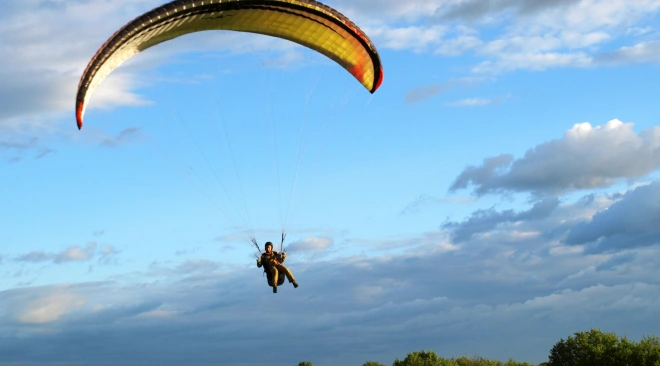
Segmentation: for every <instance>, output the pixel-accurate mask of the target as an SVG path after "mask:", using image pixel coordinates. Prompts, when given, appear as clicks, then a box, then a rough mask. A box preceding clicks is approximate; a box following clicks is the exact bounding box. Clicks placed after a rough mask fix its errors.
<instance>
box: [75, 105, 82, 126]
mask: <svg viewBox="0 0 660 366" xmlns="http://www.w3.org/2000/svg"><path fill="white" fill-rule="evenodd" d="M82 111H83V102H80V103H78V108H76V123H77V124H78V130H80V129H81V128H82V125H83V116H82Z"/></svg>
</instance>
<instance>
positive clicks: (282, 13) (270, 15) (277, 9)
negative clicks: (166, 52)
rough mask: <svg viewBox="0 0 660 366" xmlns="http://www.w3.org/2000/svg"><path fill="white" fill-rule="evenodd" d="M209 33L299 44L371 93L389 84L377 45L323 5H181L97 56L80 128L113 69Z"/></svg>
mask: <svg viewBox="0 0 660 366" xmlns="http://www.w3.org/2000/svg"><path fill="white" fill-rule="evenodd" d="M206 30H234V31H240V32H251V33H260V34H265V35H269V36H274V37H279V38H283V39H287V40H289V41H292V42H296V43H298V44H301V45H303V46H306V47H309V48H311V49H313V50H315V51H318V52H320V53H322V54H324V55H326V56H327V57H329V58H331V59H332V60H334V61H335V62H337V63H338V64H339V65H341V66H342V67H343V68H344V69H346V70H347V71H348V72H350V73H351V75H353V77H355V78H356V79H357V80H358V81H359V82H360V83H361V84H362V85H363V86H364V87H365V88H366V89H367V90H368V91H369V92H371V93H373V92H375V91H376V89H378V87H379V86H380V84H381V82H382V80H383V70H382V66H381V63H380V57H379V55H378V52H377V51H376V48H375V46H374V45H373V43H372V42H371V40H369V38H368V37H367V36H366V35H365V34H364V32H362V31H361V30H360V28H358V26H356V25H355V24H354V23H353V22H352V21H351V20H349V19H348V18H347V17H345V16H344V15H342V14H340V13H339V12H338V11H336V10H334V9H332V8H331V7H329V6H327V5H324V4H321V3H319V2H317V1H314V0H176V1H172V2H170V3H168V4H165V5H162V6H160V7H158V8H155V9H153V10H151V11H149V12H147V13H145V14H143V15H141V16H139V17H137V18H136V19H134V20H133V21H131V22H129V23H128V24H126V25H125V26H124V27H122V28H121V29H120V30H118V31H117V32H116V33H115V34H114V35H113V36H112V37H110V39H108V40H107V41H106V42H105V43H104V44H103V46H101V48H100V49H99V50H98V51H97V53H96V54H95V55H94V57H93V58H92V60H91V61H90V62H89V64H88V65H87V68H86V69H85V72H84V73H83V75H82V77H81V79H80V83H79V85H78V94H77V96H76V121H77V124H78V129H80V128H82V125H83V116H84V114H85V108H86V107H87V104H88V102H89V99H90V96H91V94H92V92H93V91H94V89H95V88H96V87H97V86H98V85H99V84H100V83H101V82H102V81H103V79H105V77H106V76H107V75H108V74H110V72H112V70H114V69H115V68H117V67H119V65H121V64H122V63H123V62H124V61H126V60H127V59H129V58H130V57H132V56H133V55H135V54H137V53H139V52H141V51H144V50H146V49H147V48H149V47H152V46H155V45H157V44H159V43H161V42H165V41H168V40H171V39H173V38H176V37H179V36H182V35H185V34H189V33H193V32H200V31H206Z"/></svg>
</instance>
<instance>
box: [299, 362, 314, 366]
mask: <svg viewBox="0 0 660 366" xmlns="http://www.w3.org/2000/svg"><path fill="white" fill-rule="evenodd" d="M297 366H314V364H313V363H311V362H309V361H300V362H298V365H297Z"/></svg>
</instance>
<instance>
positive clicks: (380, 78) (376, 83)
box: [370, 67, 383, 94]
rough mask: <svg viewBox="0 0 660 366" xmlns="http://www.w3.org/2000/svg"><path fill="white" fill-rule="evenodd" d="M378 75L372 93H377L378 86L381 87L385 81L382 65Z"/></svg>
mask: <svg viewBox="0 0 660 366" xmlns="http://www.w3.org/2000/svg"><path fill="white" fill-rule="evenodd" d="M378 71H379V72H378V77H377V79H376V82H375V83H374V87H373V89H371V90H370V91H371V94H373V93H375V92H376V90H378V88H380V84H382V83H383V68H382V67H381V68H380V70H378Z"/></svg>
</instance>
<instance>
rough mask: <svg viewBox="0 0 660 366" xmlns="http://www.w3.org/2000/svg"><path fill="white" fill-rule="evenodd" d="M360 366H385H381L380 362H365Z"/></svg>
mask: <svg viewBox="0 0 660 366" xmlns="http://www.w3.org/2000/svg"><path fill="white" fill-rule="evenodd" d="M362 366H385V365H383V364H382V363H380V362H376V361H367V362H365V363H363V364H362Z"/></svg>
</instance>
